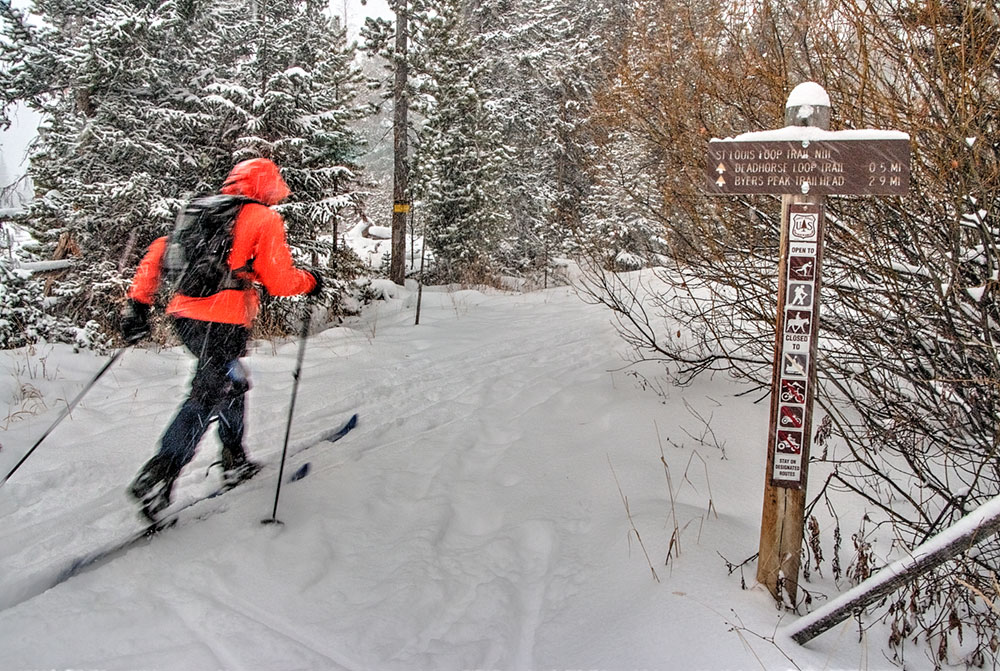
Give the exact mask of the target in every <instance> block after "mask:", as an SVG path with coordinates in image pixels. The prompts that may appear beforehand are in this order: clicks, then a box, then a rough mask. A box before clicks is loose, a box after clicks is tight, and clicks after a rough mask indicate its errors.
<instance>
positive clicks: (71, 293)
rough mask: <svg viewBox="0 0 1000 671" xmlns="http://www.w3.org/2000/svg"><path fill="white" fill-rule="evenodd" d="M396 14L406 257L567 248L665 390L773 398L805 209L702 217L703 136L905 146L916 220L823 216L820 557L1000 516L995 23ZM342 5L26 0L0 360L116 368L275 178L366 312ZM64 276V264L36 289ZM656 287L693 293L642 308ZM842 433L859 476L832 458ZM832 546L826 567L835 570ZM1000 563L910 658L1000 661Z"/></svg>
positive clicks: (939, 603) (273, 307) (876, 10)
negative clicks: (236, 175) (928, 649)
mask: <svg viewBox="0 0 1000 671" xmlns="http://www.w3.org/2000/svg"><path fill="white" fill-rule="evenodd" d="M393 7H396V8H397V9H400V10H405V11H406V12H407V15H408V17H409V20H410V26H409V29H410V33H411V34H410V42H409V47H410V48H409V50H408V53H407V55H406V59H407V64H408V68H409V73H410V75H409V79H408V87H409V88H408V100H409V103H410V108H411V111H412V115H411V117H410V118H411V127H410V128H409V136H410V142H411V150H412V151H411V154H410V156H409V157H408V160H409V170H410V176H411V181H410V193H409V198H410V200H411V201H412V203H413V208H412V213H411V217H410V227H411V230H410V239H411V240H413V239H416V238H417V237H418V236H419V237H421V238H423V239H424V240H426V242H427V249H428V252H429V255H428V258H427V259H425V261H426V264H427V265H426V272H425V273H423V274H422V276H423V277H424V279H426V281H428V282H441V283H444V282H462V283H466V284H493V285H497V286H499V285H500V284H501V283H502V282H503V278H510V277H516V278H519V280H520V281H521V283H522V285H523V286H527V287H530V286H545V285H547V284H549V283H550V282H553V281H558V273H557V271H558V267H559V263H560V259H563V258H567V257H569V258H573V259H575V260H577V261H579V262H580V263H581V264H582V265H583V266H584V267H585V268H586V269H587V280H586V281H585V282H584V284H583V286H582V287H581V288H582V289H583V293H584V295H585V296H586V297H587V298H589V299H591V300H593V301H595V302H597V303H601V304H605V305H607V306H608V307H609V308H610V309H611V314H613V315H614V317H615V318H616V319H617V320H618V325H619V330H620V333H621V335H622V337H623V338H624V339H625V340H626V341H627V342H628V344H629V345H630V346H631V348H632V351H633V353H634V360H635V361H636V362H639V361H643V362H649V361H656V362H661V363H662V364H663V365H662V368H661V369H660V371H661V372H660V373H659V374H658V375H656V376H655V377H652V378H651V377H649V376H648V375H647V377H646V378H645V379H644V382H646V383H648V384H649V385H650V386H651V387H652V388H654V389H655V388H657V387H658V386H659V385H662V384H665V383H667V382H670V383H674V384H678V385H684V384H686V383H689V382H691V381H692V380H693V379H695V378H696V377H697V376H699V375H702V374H716V373H719V372H725V373H728V374H731V375H734V376H737V377H740V378H743V379H746V380H749V381H751V382H753V383H754V384H755V386H754V389H755V392H752V393H759V394H760V395H761V396H765V395H766V394H767V393H768V390H769V388H770V375H771V361H772V352H773V329H774V319H775V314H774V301H775V298H774V284H775V278H774V273H775V267H776V264H777V255H778V241H779V225H780V204H779V202H778V201H777V200H776V199H774V198H771V197H764V196H754V197H749V196H741V197H728V198H709V197H708V196H706V195H705V194H704V189H703V180H704V172H705V168H704V161H705V148H706V143H707V141H708V140H709V139H710V138H713V137H720V138H724V137H728V136H732V135H736V134H738V133H742V132H746V131H754V130H763V129H770V128H774V127H775V126H777V125H780V122H779V120H780V119H782V116H783V109H784V104H785V101H786V99H787V96H788V93H789V91H790V90H791V89H792V88H793V87H794V86H795V85H796V84H798V83H801V82H803V81H815V82H817V83H819V84H821V85H822V86H823V87H824V88H825V89H826V90H827V92H828V93H829V94H830V97H831V100H832V102H833V118H832V128H833V129H850V128H881V129H893V130H899V131H904V132H906V133H908V134H909V136H910V138H911V151H912V157H913V162H912V170H911V172H912V180H911V185H910V187H911V188H910V193H909V194H908V195H907V196H905V197H899V198H885V199H878V200H875V199H864V198H831V199H830V202H829V205H828V212H827V217H828V221H829V227H828V239H827V253H826V260H825V268H824V280H823V295H822V302H823V312H822V323H821V329H820V330H821V333H822V342H821V348H820V359H819V362H818V376H819V380H818V384H819V387H820V391H819V393H818V394H817V398H818V399H819V402H820V404H821V406H822V410H823V413H824V419H823V421H822V422H820V424H819V433H818V435H817V444H818V445H819V446H820V449H817V450H816V454H815V455H814V456H813V462H814V464H813V468H814V469H816V472H822V473H824V477H823V478H816V476H813V477H814V478H815V479H814V482H813V484H812V489H811V491H810V504H809V508H808V511H810V512H812V511H815V510H816V509H817V507H820V508H824V509H826V510H827V512H828V513H829V515H830V516H831V517H832V518H833V519H835V520H836V523H835V525H834V528H833V529H826V530H820V529H819V528H818V525H817V526H816V527H814V526H813V521H814V520H815V517H814V516H811V515H807V520H809V524H810V526H809V529H808V533H807V536H808V535H812V536H814V537H815V536H816V535H818V534H820V533H825V534H832V535H833V537H834V538H835V543H836V547H840V544H841V539H842V538H843V537H844V536H845V535H847V536H848V537H849V538H850V539H851V543H852V545H853V547H852V548H848V551H849V553H850V554H851V556H852V559H850V560H849V561H845V562H844V564H843V565H841V563H840V562H839V558H834V559H833V560H832V565H831V570H832V571H833V572H834V574H835V575H836V577H837V579H838V580H839V579H840V578H841V576H843V578H844V580H846V581H848V582H856V581H859V580H862V579H864V578H865V577H866V576H867V575H869V574H870V573H871V571H872V570H874V569H876V568H878V565H879V564H880V563H881V562H880V561H879V560H876V558H874V557H873V556H872V554H871V550H870V544H869V543H868V540H867V539H868V538H869V537H870V535H871V534H873V533H887V534H889V535H890V536H891V538H892V542H893V546H894V548H896V551H897V552H900V553H905V552H906V551H908V550H910V549H912V548H913V547H914V546H915V545H917V544H919V543H920V542H922V541H923V540H925V539H927V538H929V537H931V536H933V535H935V534H936V533H938V532H940V531H941V530H942V529H944V528H946V527H948V526H949V525H950V524H952V523H953V522H954V521H955V520H957V519H958V518H959V517H961V516H962V515H964V514H966V513H968V512H969V511H970V510H972V509H974V508H975V507H976V506H978V505H979V504H981V503H982V502H984V501H986V500H988V499H990V498H992V497H994V496H997V495H998V494H1000V458H998V446H1000V444H998V438H997V431H996V426H997V401H998V386H1000V371H998V366H1000V362H998V357H997V350H996V338H997V336H998V334H1000V331H998V321H997V320H998V314H997V289H998V280H1000V273H998V262H1000V256H998V253H997V247H996V237H997V235H1000V226H998V219H997V218H998V214H1000V213H998V204H1000V193H998V189H1000V127H998V126H1000V121H998V118H1000V51H998V49H1000V46H998V45H1000V17H998V14H997V8H996V6H995V4H994V3H992V2H989V1H987V0H952V1H949V0H874V1H873V2H863V3H862V2H855V1H854V0H792V1H791V2H780V3H779V2H773V1H771V0H749V1H747V2H720V1H714V0H628V1H626V0H572V1H568V0H439V1H437V2H428V1H426V0H412V1H411V2H408V3H406V6H405V7H403V6H402V5H399V4H398V3H394V4H393ZM329 9H330V8H329V6H328V3H327V2H325V1H323V2H318V1H315V0H252V1H244V0H212V1H208V0H204V1H203V0H167V1H165V2H143V1H141V0H138V1H136V0H102V1H101V2H96V1H94V0H36V2H34V4H33V5H30V6H29V9H28V10H19V9H17V8H16V7H13V6H12V5H11V4H10V3H9V2H8V0H0V26H2V33H0V61H2V69H0V95H2V96H3V97H2V103H0V104H2V106H3V107H2V109H3V117H2V119H3V121H4V122H7V121H9V119H10V114H11V113H12V111H13V110H14V109H15V108H16V106H17V105H24V106H26V107H27V108H29V109H31V110H33V111H34V112H36V113H37V114H39V115H40V117H41V119H42V121H41V124H40V127H39V132H38V137H37V138H36V140H35V141H34V143H33V145H32V147H31V149H30V168H29V171H28V176H29V177H30V180H31V184H32V186H33V197H32V198H31V199H30V200H29V201H28V202H27V204H26V205H25V206H24V207H18V208H15V211H10V210H7V211H5V215H4V221H3V236H5V237H0V243H2V244H0V247H2V249H0V295H2V298H3V301H2V303H0V346H2V347H5V348H10V347H21V346H29V345H31V344H32V343H34V342H36V341H38V340H39V339H46V340H49V341H64V342H73V343H76V344H77V345H79V346H80V347H92V348H98V349H103V348H107V347H110V346H112V345H114V344H116V342H117V338H118V336H117V335H116V334H117V326H118V325H117V320H118V315H119V314H120V306H121V305H122V303H123V301H124V294H125V289H126V287H127V285H128V282H129V279H130V276H131V273H132V272H133V269H134V268H135V265H136V263H137V261H138V259H139V257H140V255H141V254H142V252H143V250H144V248H145V246H146V245H147V244H148V243H149V242H150V241H151V240H152V239H153V238H154V237H156V236H159V235H162V234H164V233H165V232H166V231H167V230H169V228H170V226H171V222H172V220H173V217H174V214H175V213H176V211H177V209H178V208H179V207H180V205H181V204H182V203H183V202H184V201H185V200H186V199H187V198H189V197H190V195H191V194H193V193H197V192H202V191H214V190H215V189H217V187H218V185H219V183H220V182H221V180H222V178H223V177H224V176H225V174H226V172H227V171H228V169H229V168H230V167H231V166H232V164H233V163H234V162H235V161H238V160H241V159H243V158H247V157H251V156H267V157H269V158H272V159H274V160H275V161H276V162H277V163H279V164H280V165H281V166H282V169H283V171H284V174H285V175H286V178H287V181H288V182H289V184H290V185H291V187H292V191H293V193H294V195H293V197H292V199H291V200H290V201H289V202H287V203H286V204H284V205H282V206H281V212H282V214H283V216H284V217H285V219H286V221H287V223H288V235H289V240H290V243H291V244H292V246H293V248H294V251H295V254H296V256H297V259H298V260H299V262H300V263H302V264H304V265H310V266H313V267H317V268H320V269H322V272H323V273H324V274H325V276H326V279H327V282H326V287H327V288H326V290H325V291H326V295H325V297H324V298H325V301H324V302H325V304H326V305H327V306H328V315H327V316H328V318H329V319H330V320H335V319H336V318H337V317H338V316H339V315H341V314H342V313H343V312H344V310H345V309H346V308H345V305H346V303H345V301H344V298H345V297H346V296H347V295H349V294H350V293H351V292H354V291H356V287H357V285H356V284H355V283H354V280H355V279H356V277H358V276H359V275H361V274H364V273H370V272H372V271H371V270H369V269H366V268H365V266H364V264H363V263H361V261H360V259H358V258H357V257H356V256H355V255H353V254H352V252H350V250H348V249H345V248H344V246H343V245H342V244H339V242H338V241H339V240H340V239H341V236H342V235H343V233H344V231H345V230H347V228H348V227H352V226H354V225H355V224H356V223H357V222H358V221H367V222H369V223H371V224H373V225H381V226H384V225H386V224H387V223H388V214H387V213H388V212H389V211H390V209H391V203H390V202H389V201H388V197H387V196H386V195H385V189H384V188H382V187H380V184H384V183H385V176H386V175H385V173H386V171H387V169H388V168H387V167H386V166H388V165H389V160H388V156H387V155H385V154H383V155H381V156H379V155H372V154H371V153H370V151H369V148H370V147H373V146H378V145H379V142H378V141H377V140H379V139H380V138H381V136H382V135H383V134H385V133H391V128H388V126H387V124H386V121H385V119H387V118H388V111H389V110H390V109H391V102H390V100H391V97H390V96H391V91H390V89H389V82H390V79H391V72H392V68H393V64H394V62H395V61H397V60H398V58H400V56H399V55H397V54H395V53H394V40H393V30H394V23H393V22H392V21H391V20H386V19H373V20H371V21H369V22H368V24H367V25H366V27H365V29H364V30H363V31H362V33H361V35H362V41H361V44H360V46H358V45H355V44H354V43H353V42H348V40H347V36H346V31H345V30H344V28H343V26H342V25H341V22H340V21H339V20H338V19H337V18H336V12H335V11H334V12H331V11H329ZM362 51H363V52H364V56H363V57H362V54H361V53H360V52H362ZM383 151H384V150H383ZM365 166H368V169H366V168H365ZM7 196H8V199H9V198H10V197H12V194H11V192H8V194H7ZM15 238H17V240H16V244H15ZM4 240H5V242H4ZM15 250H16V251H15ZM62 259H71V260H72V265H71V267H69V268H66V269H62V270H59V271H58V272H55V273H44V274H43V273H32V272H30V270H31V269H32V268H33V266H32V265H31V264H38V263H40V262H43V261H51V260H62ZM410 261H411V267H412V268H414V269H415V268H416V267H418V266H419V260H418V259H416V258H411V259H410ZM387 266H388V259H386V260H385V262H384V263H383V264H382V269H381V271H382V272H384V271H385V268H386V267H387ZM34 268H38V266H37V265H36V266H34ZM637 270H643V272H642V273H635V272H628V271H637ZM374 272H376V273H377V272H379V269H378V268H376V269H375V270H374ZM414 272H415V271H414ZM652 278H655V279H656V284H657V286H658V287H662V286H665V287H666V289H662V288H658V289H657V291H656V292H652V291H649V290H648V287H649V284H650V280H651V279H652ZM298 312H299V310H297V308H296V305H295V303H294V302H293V303H282V304H277V303H275V304H265V311H264V316H265V318H264V319H263V320H262V321H261V323H260V324H259V326H258V333H257V335H258V336H259V337H268V336H273V335H280V334H284V333H288V332H290V331H292V330H294V328H295V323H296V315H297V314H298ZM677 324H681V325H683V327H682V328H680V329H678V328H676V325H677ZM668 325H669V326H668ZM158 333H159V335H158V337H159V338H161V339H165V338H167V337H168V335H167V331H166V329H162V328H161V329H160V330H159V331H158ZM646 370H648V368H646ZM830 441H837V442H838V444H842V445H843V446H845V447H846V452H845V450H838V451H836V454H838V455H839V456H837V457H836V458H835V459H834V458H832V457H830V456H829V455H830V454H832V452H826V451H824V450H823V449H822V445H823V444H825V443H829V442H830ZM844 454H847V455H849V456H847V457H845V456H844ZM817 480H818V482H817ZM845 493H846V494H849V495H850V496H852V497H857V498H858V499H860V500H862V501H864V502H865V504H866V506H867V507H868V510H869V512H868V513H867V514H866V515H865V516H864V517H863V518H862V519H844V520H841V519H840V518H839V516H838V515H837V512H836V511H837V503H836V500H837V498H836V495H843V494H845ZM842 525H843V527H844V528H843V529H842ZM806 553H807V556H806V557H805V561H804V564H805V565H806V566H809V565H810V563H811V564H812V565H814V566H819V565H820V564H821V563H822V562H823V561H824V560H823V558H822V557H821V556H818V555H817V554H816V553H812V552H810V550H809V548H808V547H807V548H806ZM827 561H831V560H827ZM998 561H1000V543H997V542H995V541H994V542H991V543H987V544H985V545H983V546H980V548H979V550H978V551H977V552H975V553H971V552H970V553H967V554H966V555H963V556H962V557H961V558H960V559H959V560H956V561H955V562H952V563H950V564H948V565H947V566H945V567H944V568H942V569H941V570H939V571H937V572H935V573H932V574H929V575H926V576H924V577H922V578H920V579H919V580H916V581H914V582H913V583H912V584H911V585H909V586H908V587H907V588H906V589H905V590H903V591H901V592H900V593H898V594H897V595H895V596H893V597H892V599H890V600H889V601H888V602H887V603H885V604H882V613H883V614H884V615H885V617H888V618H889V619H890V620H891V621H892V622H893V636H894V637H895V638H897V642H898V641H899V640H903V639H906V638H908V637H919V638H921V640H923V641H926V642H928V643H929V644H930V645H932V646H936V648H937V653H938V655H939V658H940V659H942V660H944V659H947V658H948V655H949V654H957V653H956V652H955V650H952V652H951V653H949V649H950V648H949V642H951V645H953V646H954V641H955V638H956V636H957V637H958V638H959V639H962V638H963V636H964V643H963V644H962V645H961V646H960V648H961V653H960V654H961V656H962V658H963V659H966V660H967V661H970V662H973V663H977V662H978V663H985V661H986V660H988V659H993V658H994V656H995V654H996V652H997V650H998V648H1000V641H998V638H997V634H996V631H997V617H998V614H997V612H996V609H995V607H992V608H991V604H990V602H989V601H987V600H984V599H983V598H981V596H983V595H991V594H992V595H993V598H996V590H997V587H996V585H997V582H996V574H997V570H998ZM804 598H808V594H806V596H805V597H804ZM994 603H995V602H994ZM801 605H802V604H788V607H793V608H794V607H799V606H801ZM970 640H971V641H974V644H971V645H970V643H969V641H970Z"/></svg>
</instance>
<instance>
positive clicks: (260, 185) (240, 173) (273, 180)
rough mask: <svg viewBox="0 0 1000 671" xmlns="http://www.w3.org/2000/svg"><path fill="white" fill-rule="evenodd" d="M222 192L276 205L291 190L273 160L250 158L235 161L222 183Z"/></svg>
mask: <svg viewBox="0 0 1000 671" xmlns="http://www.w3.org/2000/svg"><path fill="white" fill-rule="evenodd" d="M222 193H224V194H227V195H230V196H246V197H247V198H253V199H254V200H259V201H260V202H262V203H266V204H268V205H277V204H278V203H280V202H281V201H283V200H284V199H285V198H287V197H288V196H289V195H290V194H291V193H292V192H291V189H289V188H288V185H287V184H285V180H283V179H282V178H281V171H280V170H278V166H276V165H275V164H274V162H273V161H269V160H268V159H266V158H252V159H250V160H247V161H240V162H239V163H237V164H236V165H235V166H234V167H233V169H232V171H231V172H230V173H229V177H227V178H226V181H225V182H224V183H223V184H222Z"/></svg>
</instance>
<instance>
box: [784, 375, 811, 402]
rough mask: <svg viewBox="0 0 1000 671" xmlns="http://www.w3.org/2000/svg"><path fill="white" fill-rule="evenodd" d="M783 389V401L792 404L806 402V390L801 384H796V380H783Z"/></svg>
mask: <svg viewBox="0 0 1000 671" xmlns="http://www.w3.org/2000/svg"><path fill="white" fill-rule="evenodd" d="M781 388H782V389H781V400H782V401H785V402H792V403H805V402H806V395H805V389H804V388H803V386H802V383H801V382H796V381H795V380H782V381H781Z"/></svg>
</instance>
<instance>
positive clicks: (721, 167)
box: [715, 163, 726, 175]
mask: <svg viewBox="0 0 1000 671" xmlns="http://www.w3.org/2000/svg"><path fill="white" fill-rule="evenodd" d="M725 171H726V166H725V164H723V163H720V164H719V167H718V168H716V169H715V172H717V173H719V174H720V175H721V174H722V173H724V172H725Z"/></svg>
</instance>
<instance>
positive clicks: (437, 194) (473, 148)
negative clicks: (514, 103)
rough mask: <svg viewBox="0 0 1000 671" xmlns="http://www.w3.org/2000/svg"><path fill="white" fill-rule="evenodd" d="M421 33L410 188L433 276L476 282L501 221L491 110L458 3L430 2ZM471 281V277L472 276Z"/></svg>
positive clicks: (499, 150)
mask: <svg viewBox="0 0 1000 671" xmlns="http://www.w3.org/2000/svg"><path fill="white" fill-rule="evenodd" d="M434 4H435V7H434V9H433V10H430V11H424V12H423V13H422V15H421V16H420V18H419V19H418V21H416V22H415V23H419V25H421V26H422V29H421V34H420V38H419V39H420V42H421V43H422V45H423V49H422V50H420V51H419V52H417V55H416V67H415V70H416V71H417V72H418V73H420V77H421V81H420V85H419V88H418V93H419V95H418V97H417V103H416V104H417V107H418V109H419V110H420V111H421V113H422V114H423V115H424V117H425V118H426V123H425V124H424V126H423V127H422V128H421V132H420V137H419V140H418V144H417V152H416V158H415V169H414V173H413V181H412V188H413V192H414V195H415V196H416V198H417V199H418V200H419V201H420V213H421V214H420V216H421V218H422V220H423V223H424V226H425V227H426V238H427V243H428V244H429V246H430V247H431V248H432V249H433V250H434V254H435V258H436V260H437V263H438V270H439V271H440V272H442V273H444V274H445V275H447V276H450V277H451V278H459V277H463V276H464V277H469V276H470V275H471V276H473V277H474V279H482V276H483V274H484V273H487V274H488V273H489V272H490V269H491V268H492V266H493V254H494V252H495V250H496V249H497V248H498V243H499V242H500V240H501V236H502V231H503V227H504V224H505V222H506V217H507V214H506V211H504V210H501V209H500V208H499V207H498V201H499V196H500V192H501V191H500V175H501V173H502V170H503V168H504V167H505V166H506V165H507V162H508V160H509V159H508V155H507V153H506V149H505V147H504V145H503V143H502V141H501V135H500V128H499V125H498V123H497V119H496V115H495V111H494V109H493V108H492V107H491V105H490V104H489V101H488V100H486V99H484V97H483V96H482V94H481V90H482V86H483V85H482V76H483V69H482V57H481V54H480V51H479V49H480V45H479V42H478V40H477V38H476V36H475V35H474V34H472V33H471V31H470V30H469V26H468V24H467V23H466V22H465V21H464V19H463V13H462V7H461V4H460V2H459V1H458V0H445V1H444V2H438V3H434ZM476 276H478V277H476Z"/></svg>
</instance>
